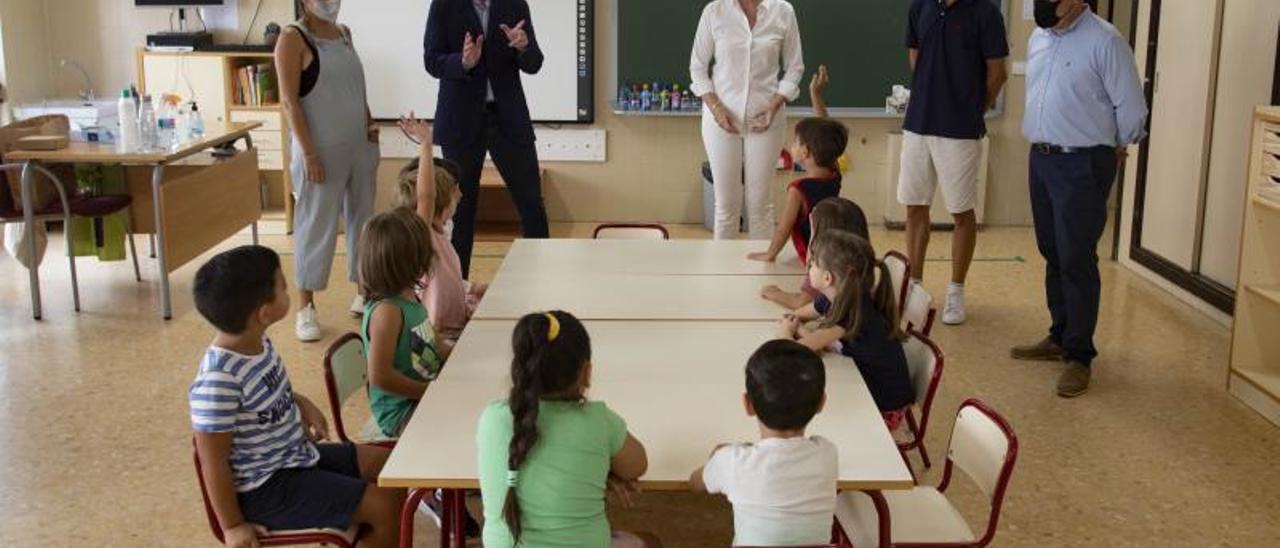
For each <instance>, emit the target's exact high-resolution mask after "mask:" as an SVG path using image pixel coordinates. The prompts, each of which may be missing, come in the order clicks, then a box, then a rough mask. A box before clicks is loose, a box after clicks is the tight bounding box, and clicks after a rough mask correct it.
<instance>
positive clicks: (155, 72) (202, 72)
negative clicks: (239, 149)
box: [138, 50, 293, 232]
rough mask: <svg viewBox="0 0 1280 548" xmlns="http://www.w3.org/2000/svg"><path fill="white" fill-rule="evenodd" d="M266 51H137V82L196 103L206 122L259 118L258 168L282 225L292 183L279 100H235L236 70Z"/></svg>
mask: <svg viewBox="0 0 1280 548" xmlns="http://www.w3.org/2000/svg"><path fill="white" fill-rule="evenodd" d="M271 62H273V58H272V56H271V54H270V53H257V52H254V53H248V52H244V53H234V52H228V53H223V52H200V51H196V52H153V51H146V50H139V51H138V75H139V78H138V80H139V81H140V82H141V86H142V91H143V92H144V93H149V94H151V95H152V96H156V97H158V96H159V95H161V94H165V93H172V94H176V95H178V96H180V97H182V98H183V99H184V100H186V101H195V102H196V103H197V104H199V105H200V111H201V113H202V116H204V119H205V121H206V122H218V123H225V122H260V123H262V127H261V128H259V129H258V130H256V131H253V132H252V133H251V135H252V136H253V144H254V147H255V148H257V149H258V169H259V171H260V172H262V174H263V178H264V181H265V182H264V184H268V183H273V184H275V185H276V186H277V188H278V190H277V191H275V192H270V193H268V194H270V195H277V196H279V198H278V203H277V204H276V205H277V207H278V208H279V209H281V210H283V217H284V218H283V220H284V226H285V227H286V230H287V231H288V232H292V227H293V182H292V180H291V177H290V176H289V161H290V155H289V126H288V123H286V121H285V119H284V111H283V109H281V108H280V105H279V104H270V105H257V106H250V105H244V104H238V103H237V102H236V101H237V100H236V96H237V94H236V91H235V90H236V81H235V78H236V71H237V70H238V69H239V68H240V67H243V66H246V65H254V64H261V63H271Z"/></svg>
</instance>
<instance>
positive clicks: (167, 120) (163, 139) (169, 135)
mask: <svg viewBox="0 0 1280 548" xmlns="http://www.w3.org/2000/svg"><path fill="white" fill-rule="evenodd" d="M173 116H174V108H173V104H172V103H170V102H169V99H168V97H165V98H162V99H161V100H160V110H159V111H158V112H157V114H156V146H157V147H159V148H161V149H165V150H168V149H170V148H173V146H174V144H176V143H175V139H174V137H176V135H175V133H174V129H176V128H177V121H176V120H174V119H173Z"/></svg>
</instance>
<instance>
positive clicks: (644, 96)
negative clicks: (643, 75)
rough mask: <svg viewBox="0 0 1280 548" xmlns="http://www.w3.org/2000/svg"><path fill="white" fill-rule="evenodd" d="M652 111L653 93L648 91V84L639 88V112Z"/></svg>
mask: <svg viewBox="0 0 1280 548" xmlns="http://www.w3.org/2000/svg"><path fill="white" fill-rule="evenodd" d="M652 109H653V92H652V91H649V84H645V85H644V87H642V88H640V110H644V111H649V110H652Z"/></svg>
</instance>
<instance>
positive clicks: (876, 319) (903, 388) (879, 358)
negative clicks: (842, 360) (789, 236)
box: [778, 230, 915, 430]
mask: <svg viewBox="0 0 1280 548" xmlns="http://www.w3.org/2000/svg"><path fill="white" fill-rule="evenodd" d="M811 259H812V260H811V261H810V262H809V281H810V283H812V284H813V287H814V289H817V290H818V292H819V293H820V295H819V296H818V297H817V298H816V299H814V301H813V303H812V304H809V305H805V306H804V307H802V308H799V309H797V310H795V311H794V312H793V313H792V314H789V315H787V316H786V317H784V318H783V319H782V320H780V321H779V323H778V336H780V337H784V338H788V339H799V341H800V343H801V344H803V345H805V346H807V347H809V348H811V349H813V350H814V351H815V352H823V351H825V350H826V349H827V348H828V347H830V346H832V345H833V344H836V343H839V347H840V353H842V354H844V355H845V356H848V357H850V358H852V359H853V362H854V364H855V365H857V367H858V371H859V372H860V373H862V378H863V379H864V380H865V381H866V383H867V388H868V389H870V391H871V397H872V398H873V399H875V402H876V407H877V408H879V409H880V412H881V414H884V415H885V421H886V422H887V423H888V424H889V428H890V429H891V430H892V429H894V428H896V427H897V426H898V423H899V421H900V420H901V419H902V417H903V412H904V408H905V407H907V406H909V405H911V403H912V401H913V400H914V399H915V396H914V393H913V392H912V389H911V378H910V374H909V373H908V371H907V356H906V353H905V352H903V350H902V341H903V340H904V339H905V335H904V334H903V333H902V329H901V328H900V327H899V321H898V309H897V298H896V296H895V293H894V291H893V282H891V281H890V277H889V270H888V268H887V267H886V266H885V265H884V264H883V263H880V262H878V261H877V260H876V255H875V251H874V250H872V249H871V244H870V243H869V242H867V240H866V239H864V238H861V237H859V236H856V235H854V234H850V233H848V232H844V231H839V230H827V231H823V233H822V234H820V235H819V236H818V237H817V238H815V239H814V241H813V256H812V257H811ZM877 266H878V267H879V271H880V272H879V281H878V282H876V270H877ZM873 284H874V288H873ZM814 319H820V320H821V321H820V322H819V324H818V328H817V329H816V330H813V331H804V332H802V331H801V329H800V325H801V323H802V322H807V321H810V320H814Z"/></svg>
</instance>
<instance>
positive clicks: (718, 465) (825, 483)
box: [689, 340, 838, 546]
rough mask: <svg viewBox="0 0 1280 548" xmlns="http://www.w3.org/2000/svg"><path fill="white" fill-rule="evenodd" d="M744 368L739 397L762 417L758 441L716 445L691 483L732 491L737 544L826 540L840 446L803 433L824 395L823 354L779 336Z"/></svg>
mask: <svg viewBox="0 0 1280 548" xmlns="http://www.w3.org/2000/svg"><path fill="white" fill-rule="evenodd" d="M746 369H747V370H746V373H747V375H746V376H747V382H746V385H747V391H746V393H745V394H743V396H742V400H743V405H744V406H745V407H746V411H747V415H749V416H753V417H756V419H757V421H758V422H759V426H760V441H759V442H757V443H754V444H752V443H734V444H726V445H721V446H720V447H717V448H716V449H715V451H713V452H712V453H711V458H710V459H708V460H707V463H706V465H704V466H703V467H702V468H699V469H698V470H696V471H694V473H693V475H692V476H690V478H689V484H690V486H691V487H692V488H693V490H694V491H695V492H707V493H714V494H723V495H725V496H726V497H728V499H729V502H731V503H732V504H733V531H734V535H733V544H734V545H735V546H809V545H812V546H817V545H823V544H826V543H827V541H828V540H829V539H830V536H831V516H832V515H833V514H834V513H835V508H836V479H837V478H836V476H837V464H838V457H837V451H836V447H835V445H833V444H832V443H831V442H830V441H827V440H826V439H824V438H822V437H819V436H811V437H806V436H805V427H806V426H808V424H809V421H811V420H812V419H813V417H814V415H816V414H818V412H820V411H822V407H823V405H824V404H825V403H826V399H827V398H826V369H825V368H824V367H823V364H822V359H821V358H819V357H818V355H817V354H815V353H814V352H813V351H812V350H810V349H808V348H805V347H804V345H801V344H799V343H797V342H795V341H790V340H774V341H769V342H767V343H765V344H764V345H763V346H761V347H760V348H759V349H758V350H756V351H755V353H754V354H752V355H751V358H750V359H748V360H747V368H746Z"/></svg>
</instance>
